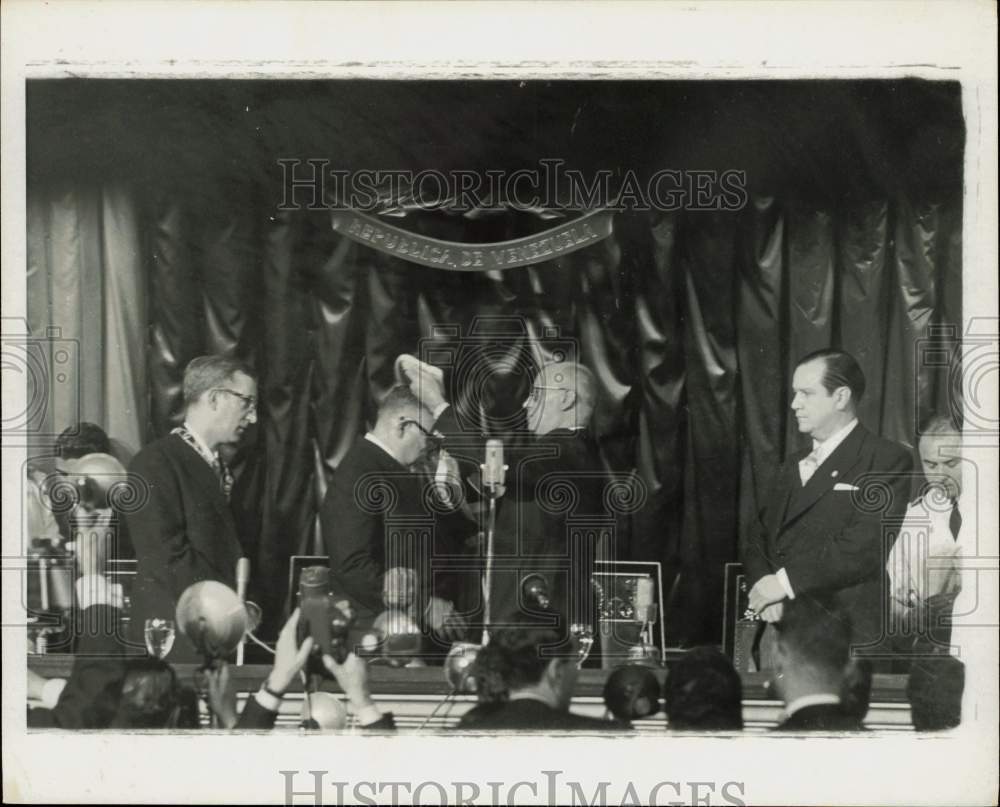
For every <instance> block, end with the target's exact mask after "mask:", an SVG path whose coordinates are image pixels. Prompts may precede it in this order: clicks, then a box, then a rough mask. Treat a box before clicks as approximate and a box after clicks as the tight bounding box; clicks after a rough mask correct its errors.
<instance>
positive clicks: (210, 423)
mask: <svg viewBox="0 0 1000 807" xmlns="http://www.w3.org/2000/svg"><path fill="white" fill-rule="evenodd" d="M256 421H257V382H256V380H255V379H254V376H253V373H252V371H251V370H250V369H249V368H248V367H246V366H245V365H243V364H242V363H240V362H238V361H236V360H234V359H230V358H226V357H223V356H201V357H199V358H196V359H193V360H192V361H191V362H190V363H189V364H188V366H187V368H186V369H185V371H184V424H183V425H182V426H179V427H178V428H176V429H174V430H173V431H171V432H170V434H168V435H166V436H165V437H162V438H160V439H159V440H156V441H154V442H152V443H150V444H149V445H148V446H146V447H145V448H144V449H142V451H140V452H139V453H138V454H137V455H136V456H135V459H134V460H132V464H131V466H130V467H129V472H130V473H131V474H133V475H135V477H137V478H138V480H139V481H138V484H139V485H141V486H143V488H144V489H143V490H141V491H138V492H137V495H139V496H140V497H141V496H143V495H146V494H147V493H148V498H147V500H146V501H145V503H144V504H143V505H142V506H141V507H139V508H138V509H137V510H135V512H130V513H128V514H127V515H126V523H127V525H128V529H129V534H130V535H131V537H132V542H133V544H134V546H135V551H136V560H137V561H138V563H137V569H136V580H135V588H134V590H133V596H132V617H131V626H130V629H131V633H132V637H133V638H134V639H135V640H136V641H137V642H138V643H140V644H141V643H142V642H143V630H144V624H145V620H147V619H150V618H154V617H155V618H160V619H173V618H174V612H175V610H176V607H177V600H178V599H179V598H180V596H181V594H183V593H184V590H185V589H186V588H187V587H188V586H190V585H191V584H193V583H197V582H199V581H201V580H217V581H219V582H221V583H224V584H225V585H227V586H229V587H230V588H233V589H235V588H236V563H237V561H238V560H239V558H240V557H241V556H242V555H243V549H242V544H241V541H240V537H239V535H238V533H237V529H236V522H235V520H234V518H233V513H232V510H231V509H230V505H229V497H230V493H231V492H232V487H233V476H232V473H230V471H229V468H228V467H227V466H226V464H225V463H224V462H223V460H222V457H221V456H220V454H219V449H220V447H222V446H224V445H228V444H233V443H237V442H239V440H240V439H241V438H242V437H243V435H244V434H245V433H246V431H247V429H249V428H250V426H251V425H252V424H253V423H255V422H256ZM194 660H197V659H196V656H195V654H194V649H193V647H191V646H190V645H189V643H187V642H186V641H178V642H177V643H176V644H175V645H174V649H173V651H172V653H171V656H170V661H172V662H177V661H194Z"/></svg>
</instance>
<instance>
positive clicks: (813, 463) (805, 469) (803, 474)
mask: <svg viewBox="0 0 1000 807" xmlns="http://www.w3.org/2000/svg"><path fill="white" fill-rule="evenodd" d="M819 456H820V455H819V446H816V448H814V449H813V450H812V451H811V452H810V453H809V456H807V457H805V458H804V459H801V460H799V479H801V480H802V485H803V487H804V486H805V484H806V483H807V482H808V481H809V480H810V479H812V475H813V474H814V473H816V469H817V468H819Z"/></svg>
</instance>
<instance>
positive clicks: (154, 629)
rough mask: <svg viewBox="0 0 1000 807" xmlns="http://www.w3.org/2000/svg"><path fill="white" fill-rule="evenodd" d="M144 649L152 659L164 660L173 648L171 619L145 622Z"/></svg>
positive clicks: (173, 633) (172, 623)
mask: <svg viewBox="0 0 1000 807" xmlns="http://www.w3.org/2000/svg"><path fill="white" fill-rule="evenodd" d="M145 633H146V649H147V650H148V651H149V654H150V655H151V656H153V657H154V658H164V657H166V655H167V654H168V653H169V652H170V650H171V648H173V646H174V635H175V629H174V621H173V620H172V619H159V618H153V619H147V620H146V631H145Z"/></svg>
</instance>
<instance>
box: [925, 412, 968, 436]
mask: <svg viewBox="0 0 1000 807" xmlns="http://www.w3.org/2000/svg"><path fill="white" fill-rule="evenodd" d="M931 434H946V435H951V436H954V437H955V438H960V437H961V436H962V427H961V426H960V425H959V424H958V423H957V422H956V421H955V418H954V417H953V416H952V415H942V414H941V413H939V412H934V413H932V414H930V415H928V416H927V417H925V418H924V419H923V420H922V421H921V422H920V428H919V429H918V430H917V435H918V436H919V437H923V436H924V435H931Z"/></svg>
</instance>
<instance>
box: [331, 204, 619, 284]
mask: <svg viewBox="0 0 1000 807" xmlns="http://www.w3.org/2000/svg"><path fill="white" fill-rule="evenodd" d="M612 215H613V213H612V211H610V210H594V211H592V212H590V213H586V214H584V215H583V216H580V217H579V218H577V219H573V221H569V222H566V223H565V224H560V225H559V226H558V227H553V228H551V229H549V230H546V231H545V232H541V233H536V234H535V235H529V236H525V237H524V238H515V239H513V240H511V241H494V242H491V243H478V244H477V243H465V242H463V241H443V240H441V239H439V238H428V237H427V236H425V235H417V234H416V233H411V232H409V231H408V230H403V229H401V228H399V227H394V226H393V225H391V224H385V223H384V222H382V221H379V220H378V219H377V218H375V217H373V216H368V215H365V214H364V213H357V212H355V211H353V210H337V211H334V212H333V214H332V219H333V229H334V231H335V232H337V233H340V234H341V235H344V236H346V237H347V238H350V239H351V240H352V241H356V242H357V243H359V244H364V245H365V246H368V247H372V248H373V249H377V250H378V251H379V252H384V253H385V254H387V255H392V256H393V257H395V258H402V259H403V260H405V261H410V262H411V263H419V264H421V265H422V266H429V267H431V268H432V269H447V270H449V271H453V272H489V271H491V270H494V269H516V268H518V267H521V266H529V265H531V264H533V263H541V262H543V261H549V260H552V259H553V258H557V257H559V256H561V255H568V254H569V253H571V252H576V251H577V250H578V249H583V248H584V247H589V246H590V245H591V244H596V243H597V242H598V241H601V240H603V239H605V238H607V237H608V236H609V235H611V225H612Z"/></svg>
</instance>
